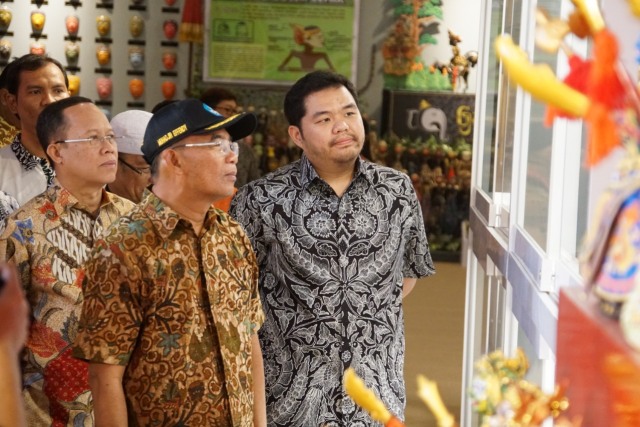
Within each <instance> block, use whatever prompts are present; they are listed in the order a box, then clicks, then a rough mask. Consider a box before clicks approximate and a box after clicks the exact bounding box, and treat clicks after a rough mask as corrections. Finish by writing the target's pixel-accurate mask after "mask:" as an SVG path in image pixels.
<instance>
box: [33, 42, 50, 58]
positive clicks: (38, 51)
mask: <svg viewBox="0 0 640 427" xmlns="http://www.w3.org/2000/svg"><path fill="white" fill-rule="evenodd" d="M29 53H33V54H34V55H44V54H45V53H47V49H46V48H45V46H44V44H43V43H40V42H33V43H31V44H30V45H29Z"/></svg>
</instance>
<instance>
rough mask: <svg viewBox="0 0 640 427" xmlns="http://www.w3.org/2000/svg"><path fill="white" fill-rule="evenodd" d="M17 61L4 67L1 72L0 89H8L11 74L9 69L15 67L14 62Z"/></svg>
mask: <svg viewBox="0 0 640 427" xmlns="http://www.w3.org/2000/svg"><path fill="white" fill-rule="evenodd" d="M14 63H15V61H12V62H9V63H8V64H7V65H5V67H4V68H3V69H2V73H0V89H6V88H7V83H8V77H7V76H8V75H9V70H11V68H13V66H14V65H13V64H14Z"/></svg>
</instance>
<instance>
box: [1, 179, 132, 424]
mask: <svg viewBox="0 0 640 427" xmlns="http://www.w3.org/2000/svg"><path fill="white" fill-rule="evenodd" d="M132 206H133V204H132V203H131V202H129V201H128V200H125V199H122V198H120V197H118V196H115V195H113V194H109V193H106V192H103V198H102V203H101V207H100V211H99V213H98V215H97V217H94V215H92V214H90V213H89V212H87V211H86V210H85V209H84V208H83V207H82V206H81V205H80V203H79V202H78V200H77V199H76V198H75V197H74V196H73V195H71V193H69V192H68V191H67V190H66V189H64V188H61V187H59V186H58V185H54V186H53V187H51V188H49V189H48V190H47V191H46V192H44V193H43V194H41V195H39V196H36V197H35V198H34V199H32V200H31V201H29V202H27V203H26V204H25V205H24V206H23V207H22V208H21V209H19V210H18V211H16V213H15V214H14V215H12V216H11V217H9V218H8V219H7V224H6V229H5V230H4V232H3V234H2V236H1V237H0V259H1V260H6V261H9V262H12V263H14V264H15V265H16V266H17V267H18V272H19V274H20V276H21V281H22V284H23V287H24V289H25V292H26V296H27V299H28V300H29V304H30V306H31V318H32V321H31V326H30V330H29V337H28V340H27V344H26V346H25V349H24V351H23V353H22V360H21V363H22V373H23V380H22V381H23V397H24V400H25V404H26V414H27V425H28V426H30V427H32V426H52V425H55V426H90V425H93V409H92V401H91V392H90V390H89V383H88V377H87V366H88V365H87V363H86V362H83V361H81V360H77V359H75V358H73V357H72V355H71V343H72V342H73V340H74V338H75V335H76V331H77V329H78V319H79V318H80V312H81V308H82V286H81V284H82V279H83V273H82V270H81V267H82V265H83V264H84V262H85V261H86V260H87V259H88V256H89V253H90V251H91V248H92V247H93V242H94V241H95V240H96V239H97V238H98V236H100V234H101V233H102V231H103V230H105V229H106V228H107V227H108V226H109V225H110V224H111V223H112V222H113V221H115V219H116V218H117V217H118V216H120V215H121V214H122V213H124V212H126V211H127V210H129V209H130V208H131V207H132Z"/></svg>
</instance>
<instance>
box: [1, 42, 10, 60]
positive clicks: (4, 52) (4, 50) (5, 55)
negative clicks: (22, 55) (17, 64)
mask: <svg viewBox="0 0 640 427" xmlns="http://www.w3.org/2000/svg"><path fill="white" fill-rule="evenodd" d="M10 57H11V42H10V41H9V40H5V39H2V40H0V58H2V59H9V58H10Z"/></svg>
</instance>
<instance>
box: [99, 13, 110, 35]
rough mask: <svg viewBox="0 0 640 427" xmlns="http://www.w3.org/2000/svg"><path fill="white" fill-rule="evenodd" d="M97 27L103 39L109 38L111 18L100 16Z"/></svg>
mask: <svg viewBox="0 0 640 427" xmlns="http://www.w3.org/2000/svg"><path fill="white" fill-rule="evenodd" d="M96 26H97V27H98V34H100V35H101V36H102V37H105V36H108V35H109V32H111V18H109V17H108V16H107V15H100V16H98V17H97V18H96Z"/></svg>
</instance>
